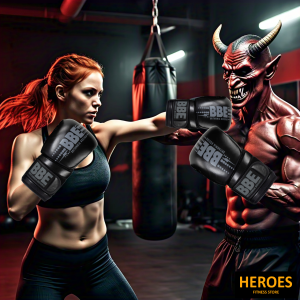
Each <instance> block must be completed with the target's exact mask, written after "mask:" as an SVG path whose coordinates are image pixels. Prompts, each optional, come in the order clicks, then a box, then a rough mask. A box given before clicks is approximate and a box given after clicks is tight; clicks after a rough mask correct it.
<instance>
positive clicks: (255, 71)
mask: <svg viewBox="0 0 300 300" xmlns="http://www.w3.org/2000/svg"><path fill="white" fill-rule="evenodd" d="M221 27H222V25H220V26H219V27H218V28H217V29H216V31H215V33H214V35H213V46H214V48H215V50H216V51H217V52H218V53H219V54H220V55H221V56H223V57H224V63H223V65H222V67H223V69H224V75H223V78H224V80H225V81H226V82H227V85H228V90H229V96H230V99H231V102H232V107H233V108H237V109H238V108H241V107H244V106H245V105H246V104H247V103H248V102H250V101H253V100H255V99H257V100H259V99H260V97H261V95H262V93H263V90H264V86H265V82H266V81H268V80H270V79H271V78H272V77H273V76H274V74H275V70H276V67H277V63H278V61H279V58H280V56H278V57H277V58H275V59H274V60H273V61H271V53H270V50H269V48H268V45H269V44H270V43H271V42H272V41H273V40H274V39H275V37H276V36H277V34H278V32H279V30H280V28H281V22H280V21H279V22H278V24H277V25H276V26H275V28H274V29H273V30H272V31H271V32H270V33H268V34H267V35H266V36H265V37H264V38H260V37H258V36H256V35H252V34H248V35H245V36H242V37H240V38H239V39H237V40H235V41H234V42H233V43H231V44H230V45H229V46H226V45H225V44H223V42H222V41H221V39H220V31H221Z"/></svg>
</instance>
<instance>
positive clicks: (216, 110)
mask: <svg viewBox="0 0 300 300" xmlns="http://www.w3.org/2000/svg"><path fill="white" fill-rule="evenodd" d="M199 115H200V116H201V114H199ZM209 117H211V118H214V117H217V118H225V120H227V118H231V114H230V112H229V111H228V107H227V106H209Z"/></svg>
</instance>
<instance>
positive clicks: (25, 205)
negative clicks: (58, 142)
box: [7, 133, 41, 221]
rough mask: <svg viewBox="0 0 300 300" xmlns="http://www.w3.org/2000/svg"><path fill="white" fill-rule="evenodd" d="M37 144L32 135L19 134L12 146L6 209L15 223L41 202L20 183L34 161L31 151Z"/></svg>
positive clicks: (35, 137) (35, 138)
mask: <svg viewBox="0 0 300 300" xmlns="http://www.w3.org/2000/svg"><path fill="white" fill-rule="evenodd" d="M39 142H40V141H39V140H38V138H37V136H36V135H35V134H33V133H27V134H20V135H19V136H17V137H16V138H15V140H14V143H13V146H12V158H11V170H10V175H9V180H8V186H7V207H8V213H9V215H10V216H11V217H12V218H13V219H14V220H16V221H21V220H22V219H23V218H24V217H25V216H26V215H27V214H28V213H30V212H31V211H32V210H33V209H34V207H35V206H36V205H37V204H38V203H39V202H40V200H41V199H40V198H39V197H38V196H37V195H36V194H35V193H34V192H32V191H31V190H30V189H29V188H28V187H27V186H26V185H24V183H23V182H22V176H23V175H24V173H25V172H26V171H27V170H28V169H29V167H30V166H31V165H32V163H33V161H34V158H33V151H32V149H34V147H35V146H38V145H39Z"/></svg>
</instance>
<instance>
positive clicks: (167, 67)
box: [132, 25, 177, 240]
mask: <svg viewBox="0 0 300 300" xmlns="http://www.w3.org/2000/svg"><path fill="white" fill-rule="evenodd" d="M155 38H156V40H157V44H158V46H159V50H160V54H161V57H149V54H150V52H151V49H152V45H153V40H154V39H155ZM163 58H165V60H163ZM176 94H177V86H176V72H175V68H174V67H172V66H171V64H170V63H169V61H168V59H167V56H166V54H165V50H164V47H163V44H162V40H161V37H160V32H159V27H158V25H157V26H154V27H153V26H152V30H151V34H150V37H149V40H148V43H147V46H146V49H145V52H144V55H143V57H142V60H141V62H140V63H139V64H138V65H137V66H136V67H135V69H134V74H133V85H132V95H133V98H132V101H133V103H132V104H133V119H134V120H139V119H144V118H149V117H153V116H155V115H157V114H159V113H161V112H164V111H165V110H166V103H167V101H168V100H169V99H176V96H177V95H176ZM132 170H133V174H132V175H133V229H134V231H135V233H136V235H137V236H139V237H140V238H143V239H146V240H162V239H166V238H168V237H170V236H172V235H173V233H174V232H175V230H176V224H177V200H176V197H177V190H176V187H177V183H176V179H177V176H176V148H175V146H166V145H163V144H160V143H158V142H156V141H154V140H152V139H146V140H142V141H137V142H133V153H132Z"/></svg>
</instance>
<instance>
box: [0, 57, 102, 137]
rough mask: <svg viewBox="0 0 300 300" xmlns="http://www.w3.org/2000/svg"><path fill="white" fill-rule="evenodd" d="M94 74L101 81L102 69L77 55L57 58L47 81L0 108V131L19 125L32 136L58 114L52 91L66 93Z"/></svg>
mask: <svg viewBox="0 0 300 300" xmlns="http://www.w3.org/2000/svg"><path fill="white" fill-rule="evenodd" d="M93 71H98V72H99V73H100V74H101V75H102V77H103V76H104V75H103V72H102V67H101V66H100V65H99V64H98V63H97V62H96V61H94V60H93V59H91V58H88V57H86V56H81V55H77V54H69V55H65V56H62V57H59V58H58V59H57V60H56V61H55V63H54V64H53V65H52V66H51V68H50V70H49V72H48V74H47V76H46V78H44V79H36V80H33V81H31V82H29V83H28V84H27V85H26V86H25V88H24V89H23V90H22V92H21V93H20V94H19V95H16V96H13V97H9V98H7V99H6V100H4V101H3V102H2V103H1V104H0V129H3V128H6V127H8V126H11V125H14V124H17V123H22V126H23V128H24V131H25V132H31V131H33V130H36V129H38V128H40V127H42V126H45V125H47V124H49V123H51V122H52V121H53V119H54V117H55V115H56V112H57V104H58V99H57V97H56V94H55V87H56V86H57V85H62V86H63V87H64V89H65V91H66V92H68V91H69V90H71V89H72V88H73V87H74V85H75V84H76V83H78V82H80V81H82V80H84V79H85V78H87V77H88V76H89V75H90V74H91V73H92V72H93Z"/></svg>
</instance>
